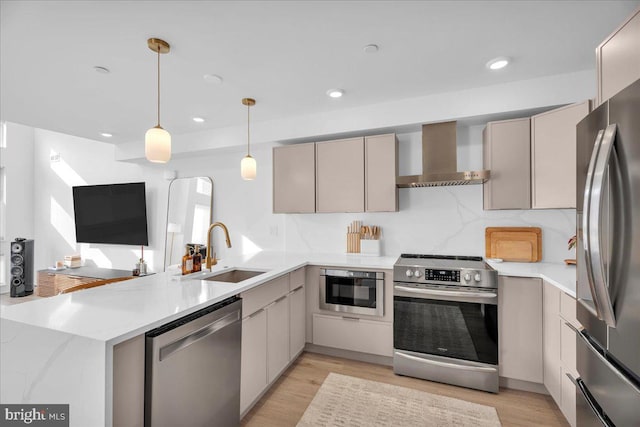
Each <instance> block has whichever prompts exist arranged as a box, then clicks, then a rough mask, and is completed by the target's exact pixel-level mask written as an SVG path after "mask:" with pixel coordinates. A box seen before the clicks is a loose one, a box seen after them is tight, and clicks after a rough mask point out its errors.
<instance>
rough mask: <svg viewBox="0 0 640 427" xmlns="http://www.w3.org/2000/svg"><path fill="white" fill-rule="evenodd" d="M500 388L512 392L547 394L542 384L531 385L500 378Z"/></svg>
mask: <svg viewBox="0 0 640 427" xmlns="http://www.w3.org/2000/svg"><path fill="white" fill-rule="evenodd" d="M500 387H504V388H511V389H514V390H522V391H530V392H532V393H538V394H547V395H548V394H549V392H548V391H547V389H546V387H545V386H544V384H540V383H532V382H531V381H523V380H516V379H513V378H505V377H500Z"/></svg>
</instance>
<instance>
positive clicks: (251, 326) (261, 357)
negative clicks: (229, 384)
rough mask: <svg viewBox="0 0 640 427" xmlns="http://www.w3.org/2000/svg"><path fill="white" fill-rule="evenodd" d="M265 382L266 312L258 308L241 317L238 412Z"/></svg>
mask: <svg viewBox="0 0 640 427" xmlns="http://www.w3.org/2000/svg"><path fill="white" fill-rule="evenodd" d="M267 384H268V382H267V312H266V311H265V310H264V309H260V310H258V311H257V312H255V313H252V314H251V315H250V316H247V317H245V318H244V319H242V363H241V375H240V414H243V413H244V412H245V411H246V409H247V408H248V407H249V405H251V404H252V403H253V401H254V400H255V399H256V398H257V397H258V396H259V395H260V393H262V391H263V390H264V389H265V387H267Z"/></svg>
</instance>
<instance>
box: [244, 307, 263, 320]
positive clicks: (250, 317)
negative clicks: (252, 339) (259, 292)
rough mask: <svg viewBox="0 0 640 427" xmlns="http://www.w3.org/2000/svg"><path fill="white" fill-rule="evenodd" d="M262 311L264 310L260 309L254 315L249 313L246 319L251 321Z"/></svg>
mask: <svg viewBox="0 0 640 427" xmlns="http://www.w3.org/2000/svg"><path fill="white" fill-rule="evenodd" d="M265 308H266V307H265ZM263 311H264V308H261V309H260V310H258V311H256V312H255V313H251V314H250V315H249V316H247V319H253V318H254V317H256V316H257V315H258V314H260V313H262V312H263Z"/></svg>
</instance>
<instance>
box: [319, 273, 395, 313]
mask: <svg viewBox="0 0 640 427" xmlns="http://www.w3.org/2000/svg"><path fill="white" fill-rule="evenodd" d="M320 309H321V310H329V311H338V312H344V313H355V314H367V315H370V316H380V317H382V316H384V273H383V272H381V271H353V270H337V269H328V268H322V269H320Z"/></svg>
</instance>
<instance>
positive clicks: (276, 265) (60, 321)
mask: <svg viewBox="0 0 640 427" xmlns="http://www.w3.org/2000/svg"><path fill="white" fill-rule="evenodd" d="M396 259H397V256H386V257H372V256H360V255H346V254H313V253H311V254H309V253H307V254H292V253H286V252H259V253H257V254H253V255H246V256H240V257H233V258H228V259H223V260H219V263H218V265H216V266H214V268H213V271H214V272H220V271H224V270H228V269H231V268H234V267H236V268H238V267H241V268H244V269H253V270H266V271H267V272H266V273H265V274H261V275H259V276H256V277H254V278H251V279H247V280H244V281H242V282H241V283H224V282H215V281H206V280H199V279H197V278H195V279H193V280H189V279H187V280H185V278H184V277H180V276H179V275H177V272H166V273H158V274H153V275H149V276H145V277H140V278H136V279H131V280H125V281H122V282H116V283H111V284H108V285H105V286H99V287H95V288H90V289H85V290H82V291H77V292H72V293H68V294H60V295H57V296H55V297H50V298H41V299H36V300H34V301H30V302H27V303H23V304H15V305H9V306H2V307H1V308H0V310H1V311H0V317H1V318H2V319H8V320H13V321H16V322H21V323H25V324H28V325H32V326H39V327H42V328H47V329H52V330H56V331H61V332H66V333H70V334H73V335H78V336H82V337H86V338H91V339H95V340H98V341H103V342H106V343H107V344H109V345H114V344H117V343H119V342H122V341H124V340H126V339H129V338H132V337H134V336H136V335H139V334H141V333H144V332H146V331H149V330H151V329H153V328H156V327H158V326H161V325H163V324H165V323H168V322H170V321H172V320H175V319H178V318H180V317H182V316H186V315H188V314H190V313H192V312H194V311H197V310H199V309H201V308H205V307H207V306H209V305H211V304H214V303H216V302H218V301H222V300H224V299H226V298H228V297H231V296H233V295H237V294H239V293H241V292H244V291H246V290H248V289H251V288H253V287H255V286H258V285H260V284H262V283H264V282H267V281H269V280H271V279H274V278H276V277H278V276H280V275H282V274H286V273H288V272H290V271H293V270H295V269H297V268H300V267H304V266H305V265H321V266H335V267H349V268H370V269H383V270H390V269H392V268H393V264H394V263H395V261H396ZM488 263H489V264H490V265H491V266H492V267H493V268H495V269H496V270H498V272H499V274H500V275H504V276H520V277H539V278H542V279H544V280H546V281H548V282H550V283H552V284H553V285H555V286H557V287H558V288H559V289H561V290H562V291H564V292H566V293H568V294H569V295H571V296H574V297H575V283H576V270H575V266H565V265H564V264H559V263H558V264H556V263H513V262H502V263H496V262H492V261H488Z"/></svg>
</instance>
